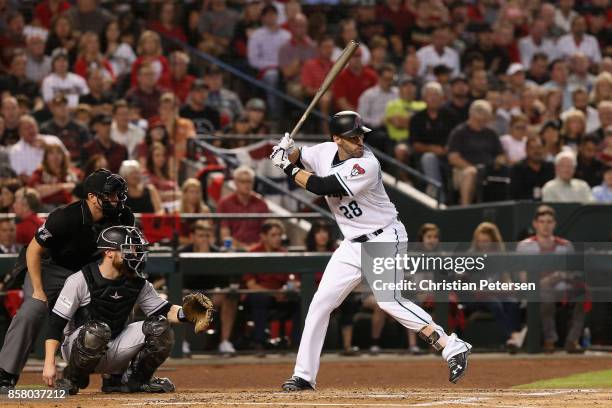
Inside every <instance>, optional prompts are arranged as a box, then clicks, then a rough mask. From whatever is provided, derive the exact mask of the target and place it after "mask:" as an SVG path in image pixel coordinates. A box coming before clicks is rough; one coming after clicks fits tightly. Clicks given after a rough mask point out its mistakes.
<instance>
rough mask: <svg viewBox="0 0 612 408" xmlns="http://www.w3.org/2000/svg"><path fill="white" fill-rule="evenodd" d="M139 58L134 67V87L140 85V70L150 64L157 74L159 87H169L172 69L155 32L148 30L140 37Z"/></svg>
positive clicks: (132, 81)
mask: <svg viewBox="0 0 612 408" xmlns="http://www.w3.org/2000/svg"><path fill="white" fill-rule="evenodd" d="M136 52H137V53H138V58H136V61H134V64H133V65H132V78H131V84H132V87H135V86H136V85H137V84H138V70H139V69H140V66H141V65H144V64H150V65H151V67H152V68H153V71H154V72H155V77H156V80H157V85H159V86H162V87H169V84H170V68H169V65H168V60H167V59H166V57H164V56H163V49H162V45H161V39H160V38H159V34H157V33H156V32H155V31H151V30H146V31H144V32H143V33H142V34H141V35H140V39H139V40H138V47H137V48H136Z"/></svg>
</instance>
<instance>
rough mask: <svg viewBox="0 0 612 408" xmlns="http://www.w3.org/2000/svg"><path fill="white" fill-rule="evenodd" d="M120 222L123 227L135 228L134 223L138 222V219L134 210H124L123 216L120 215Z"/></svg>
mask: <svg viewBox="0 0 612 408" xmlns="http://www.w3.org/2000/svg"><path fill="white" fill-rule="evenodd" d="M119 222H120V223H121V225H128V226H130V227H133V226H134V223H135V222H136V218H135V217H134V213H133V212H132V210H130V209H129V208H127V207H126V208H124V209H123V211H121V214H119Z"/></svg>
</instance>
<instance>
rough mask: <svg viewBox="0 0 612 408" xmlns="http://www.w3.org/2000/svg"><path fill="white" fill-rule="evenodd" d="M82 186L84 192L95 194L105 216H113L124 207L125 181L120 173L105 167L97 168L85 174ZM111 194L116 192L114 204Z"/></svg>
mask: <svg viewBox="0 0 612 408" xmlns="http://www.w3.org/2000/svg"><path fill="white" fill-rule="evenodd" d="M83 187H84V189H85V193H91V194H93V195H95V196H96V198H97V199H98V203H99V204H100V207H101V208H102V214H104V216H105V217H109V218H114V217H116V216H118V215H119V214H120V213H121V211H122V210H123V209H124V208H125V200H127V183H126V181H125V180H124V179H123V177H121V176H120V175H118V174H113V173H111V172H110V171H109V170H106V169H99V170H96V171H94V172H93V173H91V174H90V175H89V176H87V178H86V179H85V181H84V183H83ZM113 194H117V202H116V203H115V204H113V202H111V200H110V197H111V196H112V195H113Z"/></svg>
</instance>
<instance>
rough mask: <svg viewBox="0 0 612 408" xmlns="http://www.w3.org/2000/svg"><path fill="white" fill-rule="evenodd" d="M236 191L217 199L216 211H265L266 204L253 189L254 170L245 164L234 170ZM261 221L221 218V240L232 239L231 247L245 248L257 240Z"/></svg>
mask: <svg viewBox="0 0 612 408" xmlns="http://www.w3.org/2000/svg"><path fill="white" fill-rule="evenodd" d="M233 176H234V183H235V184H236V192H235V193H232V194H230V195H228V196H226V197H224V198H222V199H221V200H220V201H219V204H218V205H217V212H218V213H246V214H250V213H267V212H269V210H268V205H267V204H266V202H265V201H264V200H262V199H261V196H260V195H259V194H257V193H255V192H254V191H253V186H254V183H255V172H254V171H253V169H251V168H250V167H247V166H240V167H238V168H237V169H236V170H234V174H233ZM261 226H262V221H260V220H240V219H232V220H223V221H221V240H226V239H228V238H229V239H232V241H233V245H232V246H233V247H234V248H236V249H245V248H247V247H248V246H249V245H251V244H254V243H256V242H258V241H259V239H260V236H259V233H260V230H261Z"/></svg>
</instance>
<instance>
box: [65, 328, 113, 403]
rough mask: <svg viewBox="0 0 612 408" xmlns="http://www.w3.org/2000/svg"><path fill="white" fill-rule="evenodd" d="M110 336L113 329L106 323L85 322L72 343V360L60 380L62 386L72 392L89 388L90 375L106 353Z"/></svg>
mask: <svg viewBox="0 0 612 408" xmlns="http://www.w3.org/2000/svg"><path fill="white" fill-rule="evenodd" d="M110 338H111V330H110V327H109V326H108V325H107V324H106V323H104V322H99V321H95V320H90V321H88V322H87V323H85V325H84V326H83V328H82V329H81V331H80V332H79V335H78V336H77V338H76V340H75V341H74V344H73V345H72V350H71V351H70V360H69V361H68V365H67V366H66V368H65V369H64V381H62V382H60V385H61V386H62V388H67V389H68V391H69V392H70V393H71V394H73V393H74V394H76V393H77V392H78V389H80V388H87V386H88V385H89V375H90V374H91V373H93V372H94V370H95V368H96V366H97V365H98V362H99V361H100V359H101V358H102V357H103V356H104V353H106V349H107V347H108V342H109V341H110Z"/></svg>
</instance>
